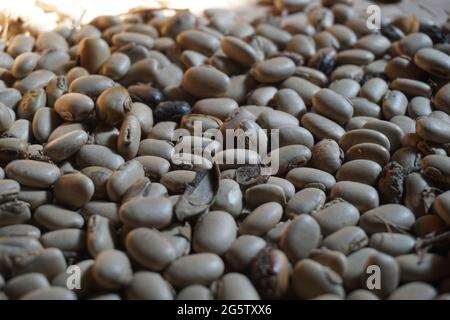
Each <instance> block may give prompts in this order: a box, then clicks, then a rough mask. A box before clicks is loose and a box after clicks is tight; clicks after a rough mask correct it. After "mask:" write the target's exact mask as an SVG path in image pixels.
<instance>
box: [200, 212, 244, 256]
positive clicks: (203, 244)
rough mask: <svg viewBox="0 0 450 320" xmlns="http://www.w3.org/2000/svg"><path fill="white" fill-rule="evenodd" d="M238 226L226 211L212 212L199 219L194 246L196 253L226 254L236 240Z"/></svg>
mask: <svg viewBox="0 0 450 320" xmlns="http://www.w3.org/2000/svg"><path fill="white" fill-rule="evenodd" d="M236 234H237V226H236V223H235V221H234V219H233V217H232V216H231V215H230V214H229V213H227V212H225V211H211V212H209V213H206V214H205V215H203V216H201V217H200V218H199V221H198V222H197V223H196V225H195V228H194V235H193V239H192V245H193V248H194V250H195V252H198V253H201V252H211V253H215V254H217V255H222V254H224V253H225V252H226V251H227V250H228V249H229V248H230V246H231V244H232V243H233V241H234V240H235V239H236Z"/></svg>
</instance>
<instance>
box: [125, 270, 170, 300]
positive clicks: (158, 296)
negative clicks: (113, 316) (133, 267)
mask: <svg viewBox="0 0 450 320" xmlns="http://www.w3.org/2000/svg"><path fill="white" fill-rule="evenodd" d="M125 294H126V297H127V299H130V300H172V299H173V290H172V289H171V288H170V286H169V285H168V283H167V282H166V281H165V280H164V279H163V277H162V276H161V275H160V274H159V273H156V272H146V271H139V272H136V273H135V274H133V278H132V280H131V282H130V283H129V284H128V286H127V287H126V289H125Z"/></svg>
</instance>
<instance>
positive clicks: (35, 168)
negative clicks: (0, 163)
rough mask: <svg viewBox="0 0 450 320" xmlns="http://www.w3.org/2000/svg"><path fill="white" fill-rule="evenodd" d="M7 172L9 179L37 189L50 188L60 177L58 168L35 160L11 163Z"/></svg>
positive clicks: (6, 169)
mask: <svg viewBox="0 0 450 320" xmlns="http://www.w3.org/2000/svg"><path fill="white" fill-rule="evenodd" d="M5 172H6V175H7V177H9V178H12V179H14V180H16V181H18V182H19V183H20V184H21V185H24V186H27V187H36V188H48V187H49V186H51V185H53V184H54V183H55V182H56V180H57V179H58V178H59V176H60V172H59V169H58V167H57V166H55V165H52V164H50V163H46V162H39V161H34V160H15V161H12V162H10V163H9V164H8V165H7V166H6V168H5Z"/></svg>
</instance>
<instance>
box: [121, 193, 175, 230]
mask: <svg viewBox="0 0 450 320" xmlns="http://www.w3.org/2000/svg"><path fill="white" fill-rule="evenodd" d="M172 211H173V205H172V202H171V201H170V200H169V199H168V198H165V197H156V198H138V199H134V200H132V201H128V202H127V203H125V204H123V205H122V206H121V207H120V210H119V216H120V220H121V221H122V222H123V223H124V224H125V225H126V226H128V227H130V228H138V227H149V228H164V227H166V226H168V225H169V224H170V222H171V221H172V215H173V212H172Z"/></svg>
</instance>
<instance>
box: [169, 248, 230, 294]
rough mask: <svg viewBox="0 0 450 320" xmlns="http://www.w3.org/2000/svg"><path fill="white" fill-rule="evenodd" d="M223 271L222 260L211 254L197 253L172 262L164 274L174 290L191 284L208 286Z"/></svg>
mask: <svg viewBox="0 0 450 320" xmlns="http://www.w3.org/2000/svg"><path fill="white" fill-rule="evenodd" d="M223 271H224V263H223V261H222V259H221V258H220V257H219V256H217V255H215V254H213V253H197V254H191V255H188V256H185V257H182V258H180V259H178V260H176V261H174V262H173V263H172V264H171V265H170V266H169V268H168V269H167V271H166V272H165V277H166V279H167V280H168V281H169V282H170V283H171V284H172V285H173V286H174V287H176V288H183V287H186V286H188V285H191V284H202V285H208V284H210V283H211V282H213V281H214V280H216V279H218V278H219V277H220V276H221V275H222V274H223Z"/></svg>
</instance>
